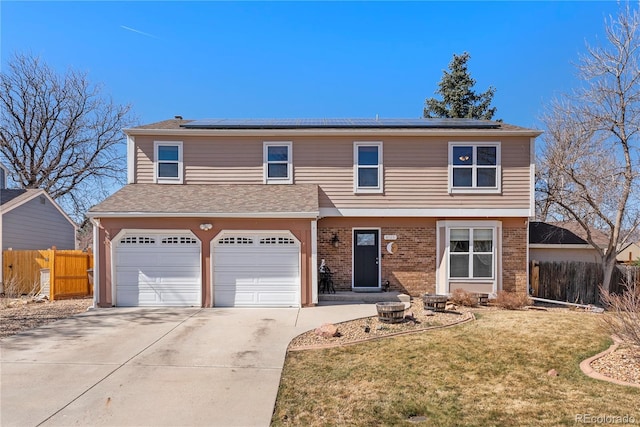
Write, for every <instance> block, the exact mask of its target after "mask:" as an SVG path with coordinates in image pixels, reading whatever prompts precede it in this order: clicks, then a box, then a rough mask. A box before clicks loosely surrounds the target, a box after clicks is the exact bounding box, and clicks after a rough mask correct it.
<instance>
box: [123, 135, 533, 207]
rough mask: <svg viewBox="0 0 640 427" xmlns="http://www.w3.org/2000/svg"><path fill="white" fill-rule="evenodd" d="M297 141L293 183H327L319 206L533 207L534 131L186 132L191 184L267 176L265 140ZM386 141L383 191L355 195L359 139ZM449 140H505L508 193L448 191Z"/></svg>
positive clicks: (143, 156)
mask: <svg viewBox="0 0 640 427" xmlns="http://www.w3.org/2000/svg"><path fill="white" fill-rule="evenodd" d="M160 139H164V140H177V138H175V137H167V138H152V137H136V143H137V146H138V148H137V152H136V153H137V162H136V170H137V182H153V162H152V160H151V159H152V158H153V141H154V140H160ZM265 140H268V141H277V140H283V141H293V165H294V182H295V183H296V184H305V183H315V184H319V185H320V187H321V191H320V206H321V207H337V208H372V207H374V208H404V209H443V208H445V209H446V208H476V207H496V208H508V209H514V208H518V209H528V208H529V206H530V201H529V193H530V168H529V162H530V159H529V154H530V152H529V138H528V137H505V138H502V139H498V138H486V137H485V138H475V139H471V138H446V137H385V138H376V137H357V138H353V137H343V136H339V137H331V136H328V137H318V136H314V137H294V138H277V137H269V138H260V137H219V138H216V137H190V138H183V139H182V141H183V142H184V163H185V174H184V177H185V183H187V184H195V183H198V184H202V183H247V184H249V183H252V184H255V183H262V182H263V168H262V152H263V151H262V150H263V141H265ZM354 141H382V142H383V160H384V165H383V168H384V190H385V191H384V194H354V191H353V142H354ZM449 141H466V142H476V141H495V142H500V143H501V150H502V151H501V154H502V194H454V195H451V194H449V193H448V170H447V159H448V143H449Z"/></svg>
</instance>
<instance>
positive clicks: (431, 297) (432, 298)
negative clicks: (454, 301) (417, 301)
mask: <svg viewBox="0 0 640 427" xmlns="http://www.w3.org/2000/svg"><path fill="white" fill-rule="evenodd" d="M448 299H449V297H448V296H446V295H436V294H424V295H423V296H422V302H423V303H424V309H425V310H432V311H444V310H445V308H446V307H447V300H448Z"/></svg>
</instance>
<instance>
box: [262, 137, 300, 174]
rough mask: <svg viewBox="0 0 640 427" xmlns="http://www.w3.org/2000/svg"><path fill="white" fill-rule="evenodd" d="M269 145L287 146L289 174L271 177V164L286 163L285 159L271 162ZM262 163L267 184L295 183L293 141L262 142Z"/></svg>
mask: <svg viewBox="0 0 640 427" xmlns="http://www.w3.org/2000/svg"><path fill="white" fill-rule="evenodd" d="M269 147H287V162H286V164H287V176H286V177H284V178H282V177H275V178H271V177H269V164H284V163H285V162H283V161H278V162H269ZM262 163H263V175H264V183H265V184H293V143H292V142H291V141H264V142H263V143H262Z"/></svg>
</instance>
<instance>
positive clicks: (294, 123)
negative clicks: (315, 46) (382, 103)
mask: <svg viewBox="0 0 640 427" xmlns="http://www.w3.org/2000/svg"><path fill="white" fill-rule="evenodd" d="M182 127H184V128H187V129H305V128H347V129H349V128H353V129H357V128H381V129H383V128H411V129H430V128H433V129H436V128H447V129H465V128H467V129H471V128H472V129H496V128H499V127H500V123H496V122H491V121H488V120H475V119H447V118H443V119H423V118H414V119H386V118H385V119H381V118H378V119H375V118H371V119H370V118H355V119H345V118H338V119H313V118H303V119H203V120H194V121H191V122H188V123H186V124H183V125H182Z"/></svg>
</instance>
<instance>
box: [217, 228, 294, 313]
mask: <svg viewBox="0 0 640 427" xmlns="http://www.w3.org/2000/svg"><path fill="white" fill-rule="evenodd" d="M213 289H214V297H215V301H214V304H215V306H217V307H299V306H300V244H299V243H298V241H297V240H296V239H295V238H294V237H293V236H292V235H291V234H289V233H279V234H273V233H256V232H254V233H252V234H249V233H243V232H223V233H221V234H220V236H219V237H218V238H217V239H216V240H215V241H214V243H213Z"/></svg>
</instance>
